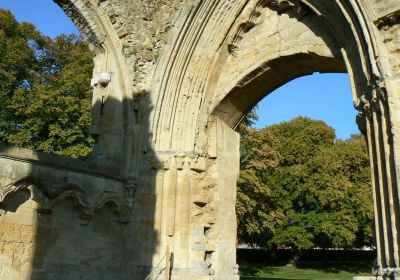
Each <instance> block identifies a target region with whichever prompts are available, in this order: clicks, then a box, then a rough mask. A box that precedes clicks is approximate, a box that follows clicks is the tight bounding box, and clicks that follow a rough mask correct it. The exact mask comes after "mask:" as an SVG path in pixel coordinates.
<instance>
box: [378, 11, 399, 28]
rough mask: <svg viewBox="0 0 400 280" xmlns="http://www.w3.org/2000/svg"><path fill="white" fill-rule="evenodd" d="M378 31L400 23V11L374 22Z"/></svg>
mask: <svg viewBox="0 0 400 280" xmlns="http://www.w3.org/2000/svg"><path fill="white" fill-rule="evenodd" d="M374 23H375V25H376V27H378V29H385V28H388V27H391V26H393V25H395V24H399V23H400V10H398V11H395V12H393V13H390V14H387V15H386V16H383V17H380V18H378V19H377V20H375V21H374Z"/></svg>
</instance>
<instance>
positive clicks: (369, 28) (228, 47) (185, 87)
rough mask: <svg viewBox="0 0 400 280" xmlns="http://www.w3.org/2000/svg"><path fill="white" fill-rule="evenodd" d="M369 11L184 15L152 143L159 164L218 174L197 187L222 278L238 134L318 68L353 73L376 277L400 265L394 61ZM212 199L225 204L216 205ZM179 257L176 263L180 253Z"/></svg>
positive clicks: (311, 5)
mask: <svg viewBox="0 0 400 280" xmlns="http://www.w3.org/2000/svg"><path fill="white" fill-rule="evenodd" d="M372 5H373V4H371V3H369V2H365V1H363V2H361V1H316V0H265V1H256V0H254V1H201V2H200V3H199V4H198V5H197V6H195V7H194V8H192V9H190V8H188V9H187V10H186V13H182V14H181V15H180V16H181V17H180V18H178V20H177V23H176V27H177V28H176V30H173V32H172V38H173V41H171V43H170V46H169V47H168V48H166V49H165V50H164V53H163V56H162V57H161V59H160V62H159V63H158V65H157V69H156V72H155V75H154V78H153V91H154V92H156V93H157V95H153V96H152V101H153V104H154V110H153V112H152V115H151V132H152V135H153V139H152V140H153V146H154V148H155V152H156V154H157V155H159V156H160V157H161V156H162V155H167V154H174V153H175V154H178V153H186V154H204V155H206V156H207V169H206V170H207V171H206V174H208V173H207V172H211V173H214V174H216V175H214V177H212V176H210V177H211V178H210V177H207V176H205V177H204V178H203V179H201V180H200V183H197V184H198V185H201V184H205V185H207V186H208V187H204V189H202V190H201V191H200V193H202V194H204V193H209V195H210V197H208V200H205V201H206V202H205V203H204V204H203V208H202V209H206V210H204V211H205V212H206V213H207V215H209V216H212V217H214V218H215V220H216V222H214V223H212V224H207V228H209V230H208V232H210V233H211V234H210V235H209V236H208V237H206V239H207V240H208V242H210V243H213V242H217V241H216V240H218V242H217V243H218V245H216V244H213V246H211V245H210V246H209V247H208V246H207V245H205V246H204V253H205V254H207V252H209V254H210V256H211V255H212V257H210V258H206V259H209V260H210V262H211V267H212V269H210V270H209V273H211V274H212V273H213V272H212V271H211V270H213V271H214V272H215V276H214V277H215V279H236V278H234V277H235V276H232V275H234V274H235V265H234V262H235V260H234V257H231V258H229V259H228V258H227V255H230V256H231V255H232V256H234V251H235V250H234V247H235V244H234V242H235V240H234V239H235V238H234V237H233V236H235V233H234V231H235V216H234V200H235V196H234V195H233V194H232V193H234V192H235V178H236V176H237V173H238V169H239V166H238V161H239V151H238V150H239V149H238V148H239V142H238V135H237V134H236V133H235V132H234V131H233V129H234V128H235V127H236V126H237V124H238V123H239V122H240V120H241V119H242V117H243V116H244V114H245V113H247V112H248V110H250V109H251V107H252V106H253V105H254V104H255V103H257V101H258V100H260V99H261V98H262V97H263V96H265V94H268V93H269V92H271V91H272V90H273V89H275V88H277V87H279V86H280V85H282V84H284V83H286V82H288V81H289V80H292V79H294V78H296V77H299V76H302V75H307V74H311V73H312V72H315V71H318V72H346V71H347V72H348V73H349V76H350V79H351V85H352V92H353V100H354V105H355V106H356V108H357V109H358V110H359V116H358V117H357V123H358V125H359V127H360V129H361V130H362V131H363V132H365V134H366V136H367V139H368V144H369V152H370V155H371V168H372V170H373V174H374V179H373V182H372V183H373V189H374V193H375V195H376V196H375V215H376V216H375V220H376V228H377V231H376V236H377V248H378V259H377V266H376V267H375V269H376V273H377V274H378V275H382V276H385V277H386V276H388V275H392V273H394V272H395V271H396V267H398V266H399V256H398V254H399V253H398V244H397V243H398V240H399V238H398V237H397V235H396V234H397V232H398V228H399V222H398V220H399V215H400V214H399V211H398V209H399V207H398V206H397V205H398V204H399V201H398V187H397V185H398V182H397V181H398V180H397V179H395V177H397V175H396V174H397V172H396V165H397V163H396V162H398V160H399V159H398V158H397V155H396V153H395V151H396V150H398V147H399V146H398V144H397V142H398V140H397V138H396V137H398V136H396V134H395V133H393V131H394V130H393V129H394V128H395V124H394V122H393V119H392V118H393V117H392V114H393V112H394V111H396V110H398V109H396V108H399V106H398V105H397V101H396V96H395V92H394V91H391V93H389V92H388V91H387V88H389V86H388V85H389V84H390V83H391V82H390V80H389V79H386V78H385V76H386V75H387V74H388V72H387V71H386V70H385V68H389V67H388V65H390V62H388V61H387V60H381V58H380V56H383V55H385V52H386V46H385V45H384V44H383V43H382V41H381V40H380V36H381V35H380V33H379V30H378V28H377V25H375V24H374V18H375V14H374V13H375V11H374V7H373V6H372ZM299 38H300V39H299ZM385 65H386V66H385ZM385 71H386V72H385ZM389 99H391V101H388V100H389ZM391 102H393V103H392V104H393V105H391ZM395 103H396V105H395ZM392 110H394V111H392ZM234 162H236V164H234ZM210 170H212V171H210ZM227 178H233V179H227ZM210 185H211V186H213V188H214V187H215V186H217V187H215V189H213V188H211V187H209V186H210ZM207 188H209V189H212V191H211V190H209V191H208V192H207V191H205V190H206V189H207ZM207 190H208V189H207ZM193 192H194V193H193V194H192V196H193V197H195V196H196V194H195V193H196V190H194V191H193ZM188 199H190V198H188ZM215 201H219V202H220V204H219V205H218V207H215ZM388 205H394V207H389V206H388ZM228 221H229V222H228ZM228 223H229V224H231V226H228V225H227V224H228ZM192 226H193V227H195V226H196V225H195V224H192ZM197 226H198V227H201V226H202V225H201V224H199V225H197ZM203 226H204V223H203ZM182 230H183V229H182ZM161 243H162V244H164V243H165V242H164V243H163V242H161ZM206 244H209V243H207V242H206ZM229 244H230V245H229ZM383 244H385V245H384V246H383ZM175 253H176V254H175V255H176V257H177V259H179V255H180V253H179V250H178V252H175ZM204 265H205V266H207V265H208V264H204ZM386 267H387V268H389V269H388V270H386V271H383V270H382V268H386ZM232 277H233V278H232Z"/></svg>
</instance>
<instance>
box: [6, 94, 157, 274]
mask: <svg viewBox="0 0 400 280" xmlns="http://www.w3.org/2000/svg"><path fill="white" fill-rule="evenodd" d="M112 103H114V104H115V100H114V102H110V104H112ZM124 103H125V104H120V105H119V106H121V107H122V108H123V111H124V114H125V115H124V117H129V116H132V117H133V120H129V121H128V122H127V123H128V124H130V127H126V128H125V131H124V135H123V136H121V137H123V138H124V139H123V141H122V142H123V143H124V145H115V146H114V148H115V149H116V153H119V152H120V153H121V154H125V155H126V156H125V158H122V159H120V161H119V162H117V161H114V162H113V165H114V167H117V168H113V170H119V172H118V174H115V175H114V174H112V173H110V172H108V170H104V169H102V165H103V164H104V161H108V159H107V158H105V157H102V158H101V160H96V158H95V157H94V158H93V157H92V158H91V159H90V160H86V161H82V160H77V159H71V158H66V157H61V156H55V155H49V154H44V153H40V152H32V151H29V150H26V149H19V148H15V147H9V146H5V145H3V144H2V145H1V146H0V279H2V280H8V279H10V280H11V279H12V280H17V279H33V280H39V279H40V280H46V279H60V280H62V279H66V280H67V279H68V280H70V279H88V280H89V279H96V280H102V279H104V280H110V279H138V280H141V279H145V278H146V276H147V275H148V274H149V273H150V271H151V269H152V262H153V255H154V252H155V249H156V247H157V246H158V232H157V231H156V230H155V229H154V220H155V218H154V217H155V204H156V196H155V193H156V192H155V176H154V175H155V174H156V172H155V170H154V169H152V166H158V165H159V164H157V159H155V158H154V153H153V152H152V150H151V148H150V145H149V143H150V141H149V138H150V134H149V126H148V115H149V113H150V106H149V100H148V94H143V95H141V96H140V97H138V98H136V99H135V100H134V103H135V104H134V106H132V104H128V101H124ZM106 106H107V104H106ZM129 108H135V109H134V112H132V113H129V112H128V113H127V112H126V110H127V109H129ZM126 114H127V115H126ZM130 132H135V135H129V133H130ZM101 137H102V136H101V135H100V136H99V140H101ZM106 144H108V145H112V144H113V143H106ZM118 150H119V151H118ZM107 165H108V166H109V165H110V162H109V161H108V162H107ZM121 174H122V175H121Z"/></svg>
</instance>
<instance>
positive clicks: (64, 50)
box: [0, 9, 93, 157]
mask: <svg viewBox="0 0 400 280" xmlns="http://www.w3.org/2000/svg"><path fill="white" fill-rule="evenodd" d="M91 57H92V55H91V53H90V51H89V49H88V47H87V46H86V44H84V42H83V41H82V40H81V39H80V38H79V37H77V36H75V35H61V36H58V37H57V38H55V39H51V38H49V37H46V36H44V35H42V34H41V33H40V32H39V31H38V30H37V29H36V28H35V27H34V26H33V25H32V24H29V23H19V22H17V21H16V19H15V17H14V16H13V15H12V14H11V12H9V11H6V10H1V9H0V81H1V83H0V140H1V141H3V142H6V143H8V144H11V145H15V146H20V147H25V148H30V149H33V150H40V151H45V152H51V153H56V154H60V155H68V156H72V157H81V156H84V155H86V154H88V153H89V152H90V150H91V147H92V144H93V139H92V138H91V137H90V135H89V126H90V120H91V118H90V108H91V92H92V91H91V89H90V79H91V75H92V70H93V63H92V60H91Z"/></svg>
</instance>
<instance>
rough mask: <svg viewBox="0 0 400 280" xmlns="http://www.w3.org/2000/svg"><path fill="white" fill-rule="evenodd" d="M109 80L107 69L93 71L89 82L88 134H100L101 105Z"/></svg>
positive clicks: (104, 98) (109, 74)
mask: <svg viewBox="0 0 400 280" xmlns="http://www.w3.org/2000/svg"><path fill="white" fill-rule="evenodd" d="M110 82H111V73H110V72H108V71H103V72H95V73H94V75H93V78H92V80H91V82H90V84H91V86H92V88H93V99H92V107H93V108H92V126H91V128H90V134H92V135H94V136H97V135H100V134H101V117H102V114H103V107H104V104H105V102H106V100H107V98H108V95H109V90H110V87H109V83H110Z"/></svg>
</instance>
